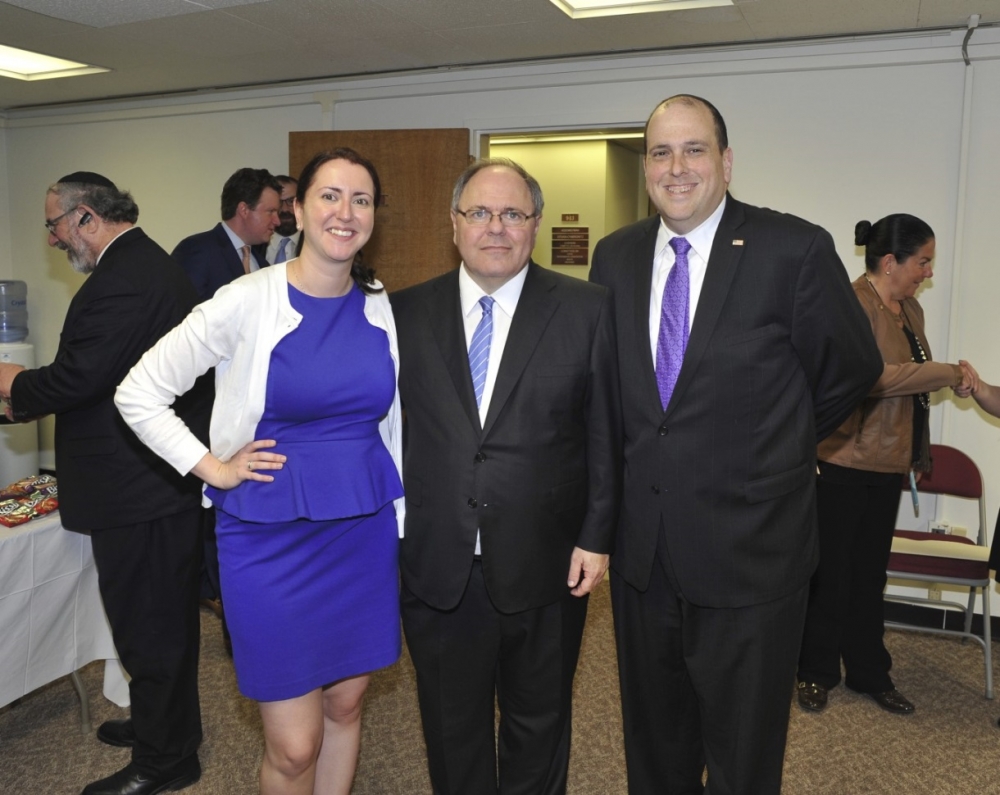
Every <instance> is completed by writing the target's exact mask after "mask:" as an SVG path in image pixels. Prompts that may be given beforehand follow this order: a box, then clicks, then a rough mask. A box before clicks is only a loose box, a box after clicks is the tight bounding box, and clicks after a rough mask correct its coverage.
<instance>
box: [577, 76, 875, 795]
mask: <svg viewBox="0 0 1000 795" xmlns="http://www.w3.org/2000/svg"><path fill="white" fill-rule="evenodd" d="M732 162H733V154H732V150H731V149H729V146H728V140H727V135H726V128H725V122H724V121H723V119H722V116H721V115H720V114H719V112H718V111H717V110H716V109H715V108H714V106H712V105H711V104H710V103H708V102H706V101H705V100H702V99H700V98H697V97H692V96H688V95H680V96H676V97H671V98H670V99H667V100H665V101H664V102H662V103H661V104H660V105H658V106H657V108H656V109H655V110H654V111H653V114H652V115H651V116H650V118H649V121H648V123H647V126H646V156H645V160H644V165H645V174H646V189H647V191H648V193H649V196H650V198H651V200H652V202H653V204H654V205H655V206H656V208H657V210H658V211H659V215H658V217H655V216H654V217H653V218H649V219H646V220H644V221H640V222H639V223H637V224H633V225H632V226H628V227H626V228H624V229H621V230H619V231H617V232H615V233H613V234H611V235H609V236H608V237H606V238H604V239H603V240H601V241H600V242H599V243H598V245H597V248H596V249H595V251H594V258H593V267H592V269H591V280H592V281H594V282H596V283H598V284H602V285H605V286H607V287H609V288H610V289H611V291H612V294H613V296H614V302H615V317H616V319H617V331H618V350H619V362H620V367H621V385H622V411H623V415H624V426H625V440H626V441H625V473H626V474H625V484H624V494H623V499H622V511H621V517H620V520H619V524H618V534H617V538H616V548H615V556H614V560H613V561H612V577H611V585H612V591H611V592H612V600H613V609H614V617H615V633H616V639H617V645H618V662H619V670H620V678H621V688H622V706H623V715H624V730H625V750H626V760H627V765H628V776H629V792H630V793H632V794H633V795H637V794H639V793H641V794H642V795H647V794H650V793H657V795H660V794H661V793H669V794H670V795H680V794H681V793H696V792H702V783H701V779H702V774H703V772H704V768H705V765H706V761H707V767H708V788H707V791H708V792H711V793H712V795H733V794H734V793H742V794H744V795H768V793H777V792H778V791H779V790H780V786H781V766H782V759H783V755H784V747H785V737H786V732H787V722H788V709H789V704H790V699H791V694H792V687H793V681H794V676H795V666H796V659H797V655H798V649H799V642H800V638H801V634H802V624H803V620H804V615H805V606H806V597H807V589H808V583H809V577H810V575H811V574H812V572H813V569H814V568H815V566H816V561H817V530H816V518H815V474H816V443H817V441H818V440H819V439H822V438H823V437H824V436H826V435H827V434H829V433H830V432H831V431H833V430H834V429H835V428H836V427H837V426H838V425H839V424H840V422H841V421H842V420H843V419H844V418H845V417H846V416H847V415H848V413H849V412H850V411H851V410H852V409H853V408H854V406H855V405H856V404H857V403H858V402H859V401H860V400H861V399H862V398H863V397H864V396H865V395H866V394H867V393H868V391H869V389H870V388H871V386H872V385H873V384H874V383H875V381H876V380H877V378H878V376H879V375H880V374H881V372H882V359H881V356H880V355H879V352H878V349H877V348H876V346H875V342H874V340H873V339H872V336H871V332H870V330H869V324H868V322H867V321H866V320H865V318H864V316H863V314H862V312H861V309H860V306H859V305H858V302H857V299H856V298H855V297H854V295H853V293H852V291H851V287H850V285H849V283H848V279H847V275H846V272H845V270H844V267H843V265H842V264H841V262H840V260H839V258H838V257H837V253H836V251H835V249H834V245H833V241H832V239H831V238H830V236H829V235H828V234H827V233H826V232H825V231H824V230H822V229H820V228H819V227H817V226H814V225H812V224H810V223H807V222H805V221H802V220H800V219H798V218H795V217H793V216H789V215H782V214H779V213H776V212H773V211H771V210H764V209H760V208H757V207H751V206H749V205H746V204H743V203H742V202H739V201H736V200H735V199H733V198H732V197H731V196H729V195H728V194H727V186H728V184H729V180H730V176H731V169H732Z"/></svg>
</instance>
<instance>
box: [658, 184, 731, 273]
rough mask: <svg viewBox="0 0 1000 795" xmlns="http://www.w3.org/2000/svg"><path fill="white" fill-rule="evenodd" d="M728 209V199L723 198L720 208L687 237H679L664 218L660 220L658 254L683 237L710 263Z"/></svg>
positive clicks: (703, 259)
mask: <svg viewBox="0 0 1000 795" xmlns="http://www.w3.org/2000/svg"><path fill="white" fill-rule="evenodd" d="M725 209H726V197H725V196H723V197H722V201H721V202H719V206H718V207H716V208H715V212H713V213H712V214H711V215H710V216H708V218H706V219H705V220H704V221H702V222H701V223H700V224H699V225H698V226H696V227H695V228H694V229H692V230H691V231H690V232H688V233H687V234H686V235H678V234H677V233H676V232H674V231H672V230H671V229H669V228H668V227H667V225H666V223H664V221H663V218H660V228H659V231H657V233H656V253H657V255H659V254H660V253H661V252H662V251H663V249H664V247H665V246H666V245H667V244H668V243H669V242H670V241H671V240H673V239H674V238H675V237H683V238H684V239H685V240H687V242H688V243H690V244H691V248H693V249H694V251H695V253H696V254H697V255H698V256H699V257H701V259H702V261H704V262H708V257H709V255H710V254H711V253H712V243H713V241H714V240H715V233H716V232H717V231H718V230H719V223H720V222H721V221H722V213H723V212H725Z"/></svg>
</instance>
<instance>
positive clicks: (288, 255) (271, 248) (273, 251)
mask: <svg viewBox="0 0 1000 795" xmlns="http://www.w3.org/2000/svg"><path fill="white" fill-rule="evenodd" d="M301 234H302V230H301V229H300V230H299V231H297V232H293V233H292V234H290V235H289V236H288V237H282V236H281V235H279V234H278V233H277V232H275V233H274V234H273V235H271V240H270V242H268V244H267V252H266V253H265V255H264V259H266V260H267V261H268V263H269V264H271V265H273V264H274V258H275V257H277V256H278V248H279V247H280V246H281V241H282V240H287V241H288V245H286V246H285V260H286V261H287V260H290V259H295V257H296V256H297V255H296V254H295V250H296V249H297V248H298V247H299V236H300V235H301Z"/></svg>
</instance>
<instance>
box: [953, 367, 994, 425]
mask: <svg viewBox="0 0 1000 795" xmlns="http://www.w3.org/2000/svg"><path fill="white" fill-rule="evenodd" d="M958 364H959V366H960V367H961V368H962V382H961V383H960V384H959V385H958V386H956V387H952V389H954V390H955V394H956V395H958V396H959V397H962V398H965V397H969V396H970V395H971V396H972V398H973V399H974V400H975V401H976V403H978V404H979V407H980V408H981V409H982V410H983V411H985V412H986V413H987V414H992V415H993V416H994V417H1000V388H998V387H995V386H993V385H992V384H987V383H986V382H985V381H983V380H982V379H980V377H979V373H977V372H976V370H975V368H974V367H973V366H972V365H971V364H969V363H968V362H966V361H964V360H959V362H958Z"/></svg>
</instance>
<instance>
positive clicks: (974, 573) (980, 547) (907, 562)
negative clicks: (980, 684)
mask: <svg viewBox="0 0 1000 795" xmlns="http://www.w3.org/2000/svg"><path fill="white" fill-rule="evenodd" d="M931 460H932V461H933V464H934V466H933V470H932V471H931V472H930V473H926V472H925V473H924V476H923V477H922V478H921V479H920V481H919V482H918V483H917V491H922V492H924V493H926V494H946V495H948V496H953V497H964V498H967V499H970V500H977V501H978V503H979V528H978V531H977V533H976V540H973V539H972V538H966V537H964V536H957V535H945V534H939V533H923V532H915V531H912V530H896V531H895V532H894V533H893V538H892V553H891V554H890V555H889V567H888V571H887V573H888V575H889V577H890V579H899V580H917V581H918V582H927V583H946V584H948V585H958V586H961V587H964V588H968V589H969V602H968V604H967V605H962V604H960V603H959V602H954V601H949V600H941V601H939V600H932V599H926V598H923V597H919V596H897V595H895V594H886V596H885V599H886V600H887V601H890V602H899V603H902V604H911V605H923V606H929V607H933V608H936V609H939V610H957V611H959V612H961V613H963V614H964V616H965V627H964V629H962V630H954V629H944V628H940V629H938V628H936V627H924V626H918V625H915V624H908V623H906V622H902V621H886V622H885V624H886V626H887V627H892V628H893V629H907V630H913V631H917V632H932V633H935V634H938V635H954V636H958V637H961V638H972V639H973V640H975V641H976V642H977V643H978V644H979V645H980V646H982V647H983V655H984V657H985V662H986V698H993V655H992V649H991V645H990V592H989V588H990V567H989V556H990V548H989V546H987V543H986V498H985V494H984V489H983V476H982V473H980V471H979V467H977V466H976V464H975V462H974V461H973V460H972V459H971V458H969V457H968V456H967V455H966V454H965V453H963V452H961V451H960V450H956V449H955V448H954V447H948V446H947V445H943V444H932V445H931ZM904 490H906V491H909V484H908V483H907V484H906V485H904ZM977 593H981V594H982V597H983V637H980V636H979V635H977V634H975V633H974V632H973V631H972V616H973V612H974V608H975V604H976V595H977Z"/></svg>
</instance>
